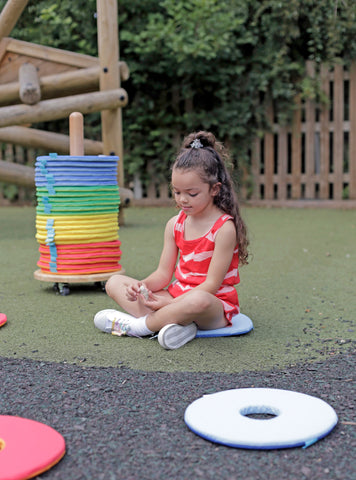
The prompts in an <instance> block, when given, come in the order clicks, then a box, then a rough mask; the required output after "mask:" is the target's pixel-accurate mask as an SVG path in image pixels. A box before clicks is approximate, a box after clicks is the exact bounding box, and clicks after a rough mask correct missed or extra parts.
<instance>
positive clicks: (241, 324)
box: [196, 313, 253, 338]
mask: <svg viewBox="0 0 356 480" xmlns="http://www.w3.org/2000/svg"><path fill="white" fill-rule="evenodd" d="M252 329H253V323H252V321H251V319H250V318H248V317H247V316H246V315H244V314H243V313H238V314H237V315H235V316H234V317H232V325H231V327H224V328H216V329H215V330H199V329H198V331H197V334H196V338H201V337H229V336H231V335H241V334H243V333H248V332H250V331H251V330H252Z"/></svg>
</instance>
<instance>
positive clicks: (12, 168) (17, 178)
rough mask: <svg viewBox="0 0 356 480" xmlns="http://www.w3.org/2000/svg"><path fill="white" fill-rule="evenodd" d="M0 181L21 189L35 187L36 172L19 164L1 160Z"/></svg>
mask: <svg viewBox="0 0 356 480" xmlns="http://www.w3.org/2000/svg"><path fill="white" fill-rule="evenodd" d="M0 181H2V182H5V183H14V184H15V185H20V186H21V187H29V188H34V187H35V170H34V169H33V168H32V167H27V166H26V165H20V164H19V163H12V162H4V161H3V160H0Z"/></svg>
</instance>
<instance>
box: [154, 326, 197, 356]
mask: <svg viewBox="0 0 356 480" xmlns="http://www.w3.org/2000/svg"><path fill="white" fill-rule="evenodd" d="M197 329H198V328H197V326H196V325H195V323H191V324H190V325H177V324H176V323H171V324H169V325H166V326H165V327H163V328H162V329H161V330H160V332H159V334H158V342H159V344H160V345H161V347H163V348H165V349H167V350H175V349H176V348H179V347H182V346H183V345H185V344H186V343H188V342H190V341H191V340H193V339H194V338H195V336H196V334H197Z"/></svg>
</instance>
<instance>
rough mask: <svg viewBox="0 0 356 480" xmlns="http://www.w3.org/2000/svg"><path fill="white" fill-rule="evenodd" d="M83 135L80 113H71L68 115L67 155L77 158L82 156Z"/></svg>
mask: <svg viewBox="0 0 356 480" xmlns="http://www.w3.org/2000/svg"><path fill="white" fill-rule="evenodd" d="M83 135H84V125H83V115H82V114H81V113H80V112H73V113H71V114H70V115H69V145H70V148H69V155H71V156H77V157H82V156H83V155H84V136H83Z"/></svg>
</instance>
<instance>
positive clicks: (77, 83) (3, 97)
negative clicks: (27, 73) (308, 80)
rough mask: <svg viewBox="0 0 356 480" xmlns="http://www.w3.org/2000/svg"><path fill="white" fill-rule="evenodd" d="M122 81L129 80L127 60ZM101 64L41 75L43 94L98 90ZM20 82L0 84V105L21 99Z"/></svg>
mask: <svg viewBox="0 0 356 480" xmlns="http://www.w3.org/2000/svg"><path fill="white" fill-rule="evenodd" d="M119 70H120V77H121V80H122V81H125V80H128V78H129V77H130V71H129V68H128V66H127V64H126V62H119ZM99 76H100V66H99V65H97V66H94V67H89V68H81V69H78V70H74V71H70V72H64V73H59V74H56V75H46V76H44V77H40V79H39V82H40V88H41V96H42V98H43V99H46V98H47V99H48V98H51V97H55V96H59V95H60V96H65V95H73V94H75V93H84V92H89V91H96V90H98V89H99ZM19 89H20V84H19V82H11V83H4V84H2V85H0V105H9V104H11V103H14V102H17V101H18V100H19Z"/></svg>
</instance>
